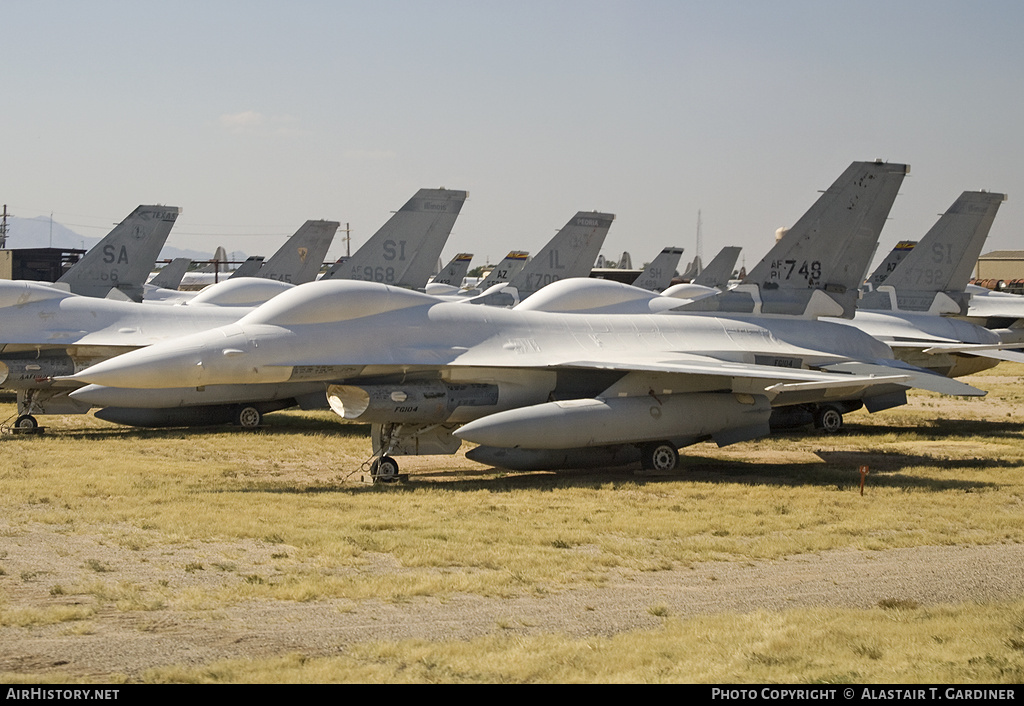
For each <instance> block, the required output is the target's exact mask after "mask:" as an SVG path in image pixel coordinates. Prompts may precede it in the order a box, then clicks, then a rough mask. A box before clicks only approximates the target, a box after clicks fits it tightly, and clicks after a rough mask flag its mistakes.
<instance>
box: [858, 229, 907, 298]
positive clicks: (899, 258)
mask: <svg viewBox="0 0 1024 706" xmlns="http://www.w3.org/2000/svg"><path fill="white" fill-rule="evenodd" d="M915 245H917V241H916V240H901V241H900V242H898V243H896V247H894V248H893V249H892V252H890V253H889V254H888V255H887V256H886V257H885V259H884V260H882V262H881V264H879V265H878V267H876V268H875V271H874V272H872V273H871V276H870V277H868V278H867V283H868V284H869V285H870V289H877V288H878V285H880V284H882V283H883V282H885V278H886V277H888V276H889V275H890V274H892V271H893V270H895V269H896V266H897V265H899V264H900V263H901V262H903V258H905V257H906V256H907V255H909V254H910V251H911V250H913V249H914V246H915Z"/></svg>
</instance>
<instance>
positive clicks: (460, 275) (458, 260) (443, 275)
mask: <svg viewBox="0 0 1024 706" xmlns="http://www.w3.org/2000/svg"><path fill="white" fill-rule="evenodd" d="M472 261H473V253H468V252H460V253H459V254H458V255H456V256H455V257H453V258H452V261H451V262H449V263H448V264H447V265H445V266H444V267H443V268H442V269H441V271H440V272H438V273H437V276H436V277H434V279H433V282H434V283H435V284H447V285H451V286H452V287H461V286H462V280H464V279H466V273H467V272H469V263H470V262H472Z"/></svg>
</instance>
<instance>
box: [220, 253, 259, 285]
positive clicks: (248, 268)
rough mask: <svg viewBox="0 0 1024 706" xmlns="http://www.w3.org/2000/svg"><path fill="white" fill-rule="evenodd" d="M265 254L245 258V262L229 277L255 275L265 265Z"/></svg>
mask: <svg viewBox="0 0 1024 706" xmlns="http://www.w3.org/2000/svg"><path fill="white" fill-rule="evenodd" d="M263 260H264V258H263V256H262V255H250V256H249V257H247V258H245V262H243V263H242V264H241V265H239V266H238V267H236V268H235V271H234V272H232V273H231V276H230V277H228V279H235V278H236V277H255V276H256V273H257V272H259V271H260V268H261V267H263Z"/></svg>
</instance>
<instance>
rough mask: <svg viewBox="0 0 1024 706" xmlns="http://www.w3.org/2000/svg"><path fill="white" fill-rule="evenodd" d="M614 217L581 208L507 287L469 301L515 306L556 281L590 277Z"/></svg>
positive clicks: (609, 214) (485, 293)
mask: <svg viewBox="0 0 1024 706" xmlns="http://www.w3.org/2000/svg"><path fill="white" fill-rule="evenodd" d="M613 220H615V216H614V215H613V214H611V213H598V212H597V211H579V212H578V213H577V214H576V215H575V216H573V217H572V218H571V219H569V222H568V223H566V224H565V226H564V227H563V228H562V229H561V230H560V231H558V232H557V233H555V237H553V238H552V239H551V240H549V241H548V244H547V245H545V246H544V247H543V248H541V251H540V252H539V253H537V255H536V257H534V258H533V259H532V260H530V261H529V262H527V263H526V266H525V267H523V269H522V270H521V271H520V272H519V274H517V275H516V276H515V277H513V278H512V279H511V280H509V283H508V285H507V286H506V287H504V288H503V289H502V290H501V291H499V292H490V293H488V292H484V293H483V294H481V295H480V296H478V297H474V298H473V299H471V300H469V301H471V302H473V303H474V304H487V305H489V306H514V305H516V304H518V303H519V302H521V301H523V300H524V299H526V298H527V297H528V296H530V295H531V294H533V293H534V292H536V291H537V290H538V289H540V288H541V287H545V286H547V285H549V284H551V283H552V282H557V281H558V280H561V279H567V278H569V277H588V276H589V275H590V270H591V269H593V267H594V261H595V260H596V259H597V255H598V253H600V252H601V246H602V245H604V239H605V236H607V235H608V229H609V228H611V225H612V221H613Z"/></svg>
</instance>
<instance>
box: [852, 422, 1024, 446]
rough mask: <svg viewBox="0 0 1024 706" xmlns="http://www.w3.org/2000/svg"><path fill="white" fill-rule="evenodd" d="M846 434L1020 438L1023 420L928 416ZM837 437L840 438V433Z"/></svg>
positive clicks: (856, 426) (860, 427)
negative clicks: (919, 421) (915, 421)
mask: <svg viewBox="0 0 1024 706" xmlns="http://www.w3.org/2000/svg"><path fill="white" fill-rule="evenodd" d="M846 434H849V435H850V436H855V437H861V438H864V437H867V438H871V437H875V436H886V435H889V434H913V435H915V436H919V437H921V438H923V439H928V440H931V439H948V438H950V437H953V436H980V437H985V438H990V439H1013V440H1017V441H1019V440H1021V439H1022V438H1024V423H1021V422H1019V421H1016V420H1004V419H1001V420H989V419H931V420H928V423H927V424H912V423H903V424H900V425H885V426H876V425H868V424H863V425H861V424H852V425H848V426H847V427H846ZM838 438H840V439H841V438H842V436H840V437H838Z"/></svg>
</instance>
